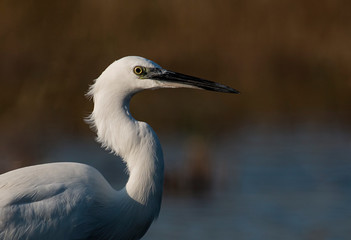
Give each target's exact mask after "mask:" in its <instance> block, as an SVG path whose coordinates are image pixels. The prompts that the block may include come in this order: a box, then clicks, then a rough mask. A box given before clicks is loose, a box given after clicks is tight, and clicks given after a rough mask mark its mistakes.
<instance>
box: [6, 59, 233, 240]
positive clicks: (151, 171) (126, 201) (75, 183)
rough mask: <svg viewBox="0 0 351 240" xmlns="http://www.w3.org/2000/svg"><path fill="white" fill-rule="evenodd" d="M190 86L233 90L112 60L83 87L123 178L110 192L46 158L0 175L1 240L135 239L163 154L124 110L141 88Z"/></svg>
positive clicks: (154, 192)
mask: <svg viewBox="0 0 351 240" xmlns="http://www.w3.org/2000/svg"><path fill="white" fill-rule="evenodd" d="M165 87H192V88H200V89H207V90H213V91H221V92H230V93H238V92H237V91H236V90H234V89H232V88H229V87H227V86H224V85H221V84H217V83H214V82H210V81H206V80H203V79H198V78H194V77H190V76H186V75H183V74H178V73H174V72H171V71H167V70H165V69H162V68H161V67H160V66H159V65H157V64H156V63H154V62H152V61H150V60H147V59H144V58H141V57H125V58H122V59H120V60H118V61H116V62H114V63H112V64H111V65H110V66H109V67H108V68H107V69H106V70H105V71H104V72H103V73H102V74H101V75H100V77H99V78H98V79H97V80H96V82H95V83H94V85H93V86H92V87H91V88H90V91H89V93H88V95H90V96H91V97H92V98H93V100H94V110H93V112H92V114H91V116H90V118H89V122H90V123H91V124H92V125H93V126H94V127H95V128H96V131H97V140H98V141H99V142H100V143H101V144H102V145H103V146H104V147H106V148H108V149H110V150H112V151H113V152H114V153H115V154H117V155H119V156H121V157H122V159H123V161H124V162H125V163H126V165H127V169H128V173H129V180H128V182H127V184H126V186H125V188H123V189H121V190H119V191H116V190H114V189H113V188H112V187H111V186H110V184H109V183H108V182H107V181H106V180H105V178H104V177H103V176H102V175H101V174H100V173H99V172H98V171H97V170H96V169H94V168H93V167H90V166H88V165H85V164H79V163H50V164H42V165H36V166H30V167H25V168H21V169H17V170H14V171H11V172H8V173H5V174H2V175H0V239H1V240H17V239H28V240H32V239H33V240H34V239H35V240H40V239H52V240H55V239H59V240H62V239H65V240H71V239H72V240H73V239H74V240H79V239H82V240H83V239H96V240H99V239H100V240H125V239H140V238H141V237H142V236H143V235H144V234H145V232H146V231H147V229H148V228H149V226H150V224H151V223H152V221H153V220H154V219H155V218H157V216H158V214H159V211H160V205H161V199H162V188H163V168H164V167H163V153H162V149H161V145H160V142H159V140H158V138H157V135H156V134H155V132H154V131H153V130H152V128H151V127H150V126H149V125H148V124H146V123H144V122H139V121H137V120H135V119H134V118H133V117H132V116H131V114H130V112H129V102H130V99H131V97H132V96H133V95H134V94H135V93H137V92H139V91H141V90H144V89H156V88H165Z"/></svg>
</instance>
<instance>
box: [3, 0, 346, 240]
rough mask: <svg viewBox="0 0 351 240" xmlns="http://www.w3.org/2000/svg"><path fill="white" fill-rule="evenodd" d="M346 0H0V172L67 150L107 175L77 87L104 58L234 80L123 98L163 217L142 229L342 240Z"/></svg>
mask: <svg viewBox="0 0 351 240" xmlns="http://www.w3.org/2000/svg"><path fill="white" fill-rule="evenodd" d="M350 10H351V2H350V1H345V0H318V1H317V0H308V1H304V0H286V1H279V0H256V1H254V0H223V1H210V0H202V1H199V0H198V1H185V0H172V1H161V0H150V1H141V0H135V1H108V0H105V1H93V0H85V1H58V0H51V1H44V0H36V1H28V0H27V1H10V0H2V1H0V22H1V27H0V81H1V94H0V132H1V137H0V159H1V160H0V173H4V172H6V171H9V170H12V169H16V168H19V167H23V166H28V165H32V164H38V163H44V162H54V161H75V162H85V163H88V164H90V165H92V166H94V167H96V168H97V169H99V170H100V171H101V172H102V173H103V174H104V176H106V178H107V179H108V180H109V181H110V182H111V183H112V184H113V186H115V187H116V188H120V187H122V186H123V184H125V182H126V179H127V176H125V175H124V171H123V169H124V166H123V164H122V163H121V162H120V161H116V160H115V159H116V158H115V157H114V156H113V155H111V154H110V153H109V152H107V151H104V150H102V149H101V148H100V146H99V144H97V143H95V142H94V137H95V134H94V132H93V131H92V130H91V129H90V128H89V126H88V125H87V124H85V123H84V121H83V119H84V118H85V117H87V116H88V115H89V113H90V112H91V111H92V107H93V105H92V102H91V101H89V100H88V99H87V98H86V97H85V96H84V94H85V93H86V92H87V89H88V87H89V85H90V84H92V83H93V80H94V79H96V78H97V77H98V76H99V74H100V73H101V72H102V71H103V70H104V69H105V68H106V67H107V66H108V65H109V64H111V63H112V62H113V61H114V60H116V59H119V58H121V57H123V56H126V55H139V56H143V57H146V58H148V59H151V60H153V61H155V62H157V63H158V64H160V65H161V66H163V67H164V68H167V69H170V70H174V71H177V72H182V73H185V74H189V75H193V76H198V77H202V78H205V79H209V80H212V81H216V82H221V83H223V84H226V85H229V86H232V87H234V88H236V89H238V90H239V91H241V92H242V94H240V95H230V94H218V93H213V92H205V91H196V90H189V89H184V90H183V89H177V90H174V89H170V90H166V89H163V90H158V91H146V92H143V93H140V94H138V95H137V96H135V97H134V98H133V100H132V103H131V111H132V113H133V115H134V117H135V118H136V119H139V120H142V121H146V122H148V123H149V124H150V125H151V126H152V127H153V128H154V129H155V131H156V132H157V133H158V135H159V137H160V140H161V143H162V145H163V150H164V154H165V162H166V182H165V196H164V200H163V205H162V208H161V214H160V217H159V219H158V221H157V222H156V223H154V224H153V225H152V226H151V228H150V230H149V232H148V233H147V234H146V236H145V239H150V240H151V239H154V240H157V239H202V240H207V239H214V238H220V239H253V240H254V239H267V240H268V239H269V240H271V239H282V238H283V239H318V240H321V239H333V240H335V239H340V240H341V239H349V236H350V235H351V206H350V202H351V129H350V125H349V122H350V120H351V111H350V110H351V94H350V90H351V67H350V63H351V15H350Z"/></svg>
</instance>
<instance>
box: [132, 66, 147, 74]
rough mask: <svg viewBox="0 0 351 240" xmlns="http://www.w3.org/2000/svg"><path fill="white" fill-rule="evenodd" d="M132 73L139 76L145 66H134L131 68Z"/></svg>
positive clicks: (143, 72) (143, 71)
mask: <svg viewBox="0 0 351 240" xmlns="http://www.w3.org/2000/svg"><path fill="white" fill-rule="evenodd" d="M133 72H134V74H136V75H138V76H141V75H144V74H145V68H143V67H141V66H136V67H134V69H133Z"/></svg>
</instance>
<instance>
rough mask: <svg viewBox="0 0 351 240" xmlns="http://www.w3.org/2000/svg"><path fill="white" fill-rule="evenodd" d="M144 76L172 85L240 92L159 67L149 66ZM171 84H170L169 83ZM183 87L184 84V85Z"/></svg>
mask: <svg viewBox="0 0 351 240" xmlns="http://www.w3.org/2000/svg"><path fill="white" fill-rule="evenodd" d="M148 70H149V71H148V73H147V75H146V76H145V78H148V79H154V80H159V81H162V82H169V83H174V86H181V85H187V86H189V87H194V88H200V89H205V90H210V91H216V92H225V93H237V94H238V93H240V92H239V91H238V90H235V89H233V88H231V87H228V86H225V85H222V84H219V83H216V82H212V81H208V80H205V79H201V78H197V77H192V76H188V75H185V74H181V73H176V72H172V71H168V70H165V69H159V68H150V69H148ZM170 86H172V84H170ZM184 87H185V86H184Z"/></svg>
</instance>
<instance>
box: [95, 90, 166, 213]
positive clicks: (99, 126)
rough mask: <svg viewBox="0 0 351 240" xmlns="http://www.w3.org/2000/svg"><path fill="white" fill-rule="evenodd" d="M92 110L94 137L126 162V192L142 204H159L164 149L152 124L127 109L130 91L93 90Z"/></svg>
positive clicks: (130, 95)
mask: <svg viewBox="0 0 351 240" xmlns="http://www.w3.org/2000/svg"><path fill="white" fill-rule="evenodd" d="M93 90H94V89H93V88H92V90H91V92H90V93H92V94H93V98H94V111H93V113H92V114H91V115H90V118H89V122H90V123H91V124H92V125H93V126H94V127H95V128H96V131H97V140H98V141H99V142H100V143H101V144H102V145H103V146H104V147H106V148H107V149H110V150H111V151H113V152H114V153H115V154H117V155H119V156H120V157H122V159H123V161H124V162H126V164H127V169H128V173H129V180H128V182H127V185H126V191H127V193H128V195H129V196H130V197H131V198H132V199H134V200H135V201H137V202H139V203H140V204H143V205H149V204H150V205H153V207H154V208H155V207H157V208H158V210H159V208H160V203H161V198H162V188H163V168H164V166H163V153H162V148H161V145H160V143H159V140H158V137H157V135H156V134H155V132H154V131H153V130H152V128H151V127H150V126H149V125H148V124H146V123H144V122H139V121H137V120H135V119H134V118H133V117H132V116H131V114H130V112H129V102H130V99H131V97H132V94H125V93H118V92H116V91H114V92H112V91H111V92H108V91H104V92H93Z"/></svg>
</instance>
